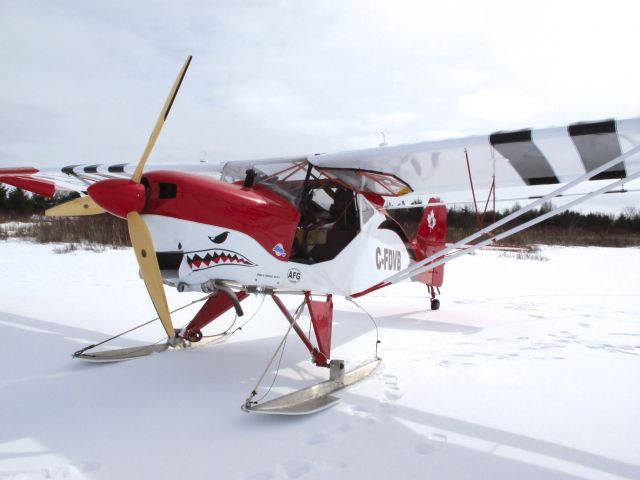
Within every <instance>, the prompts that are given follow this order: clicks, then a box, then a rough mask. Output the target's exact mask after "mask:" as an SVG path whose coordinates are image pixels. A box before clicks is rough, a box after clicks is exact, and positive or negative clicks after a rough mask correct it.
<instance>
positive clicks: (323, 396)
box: [241, 358, 381, 415]
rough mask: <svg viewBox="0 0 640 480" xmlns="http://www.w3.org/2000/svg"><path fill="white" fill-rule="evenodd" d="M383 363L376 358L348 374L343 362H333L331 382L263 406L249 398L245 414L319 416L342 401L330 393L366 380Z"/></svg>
mask: <svg viewBox="0 0 640 480" xmlns="http://www.w3.org/2000/svg"><path fill="white" fill-rule="evenodd" d="M380 362H381V360H380V359H379V358H376V359H375V360H372V361H370V362H368V363H365V364H364V365H361V366H360V367H358V368H355V369H354V370H351V371H350V372H346V373H345V370H344V361H343V360H332V361H331V362H330V366H329V372H330V373H329V380H327V381H325V382H321V383H317V384H315V385H311V386H309V387H306V388H303V389H301V390H297V391H295V392H291V393H288V394H286V395H283V396H281V397H278V398H274V399H273V400H269V401H268V402H264V403H260V404H257V403H253V402H251V398H249V399H247V401H246V402H245V403H244V405H242V407H241V408H242V410H243V411H245V412H256V413H268V414H271V415H308V414H311V413H316V412H320V411H322V410H325V409H327V408H329V407H331V406H333V405H335V404H336V403H338V402H339V401H340V399H339V398H338V397H335V396H333V395H331V393H333V392H335V391H337V390H341V389H343V388H345V387H348V386H350V385H353V384H354V383H357V382H359V381H361V380H364V379H365V378H367V377H368V376H370V375H371V374H372V373H373V372H374V371H375V370H376V368H378V366H379V365H380Z"/></svg>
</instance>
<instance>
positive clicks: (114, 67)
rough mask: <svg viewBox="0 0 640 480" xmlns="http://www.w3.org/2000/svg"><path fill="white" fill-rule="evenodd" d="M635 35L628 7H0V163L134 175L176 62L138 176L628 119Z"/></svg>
mask: <svg viewBox="0 0 640 480" xmlns="http://www.w3.org/2000/svg"><path fill="white" fill-rule="evenodd" d="M638 31H640V3H639V2H637V1H616V0H610V1H608V2H602V1H562V2H560V1H557V0H556V1H543V0H537V1H518V2H514V1H493V2H481V1H477V0H476V1H456V2H453V1H451V2H444V1H438V2H431V1H427V0H423V1H394V2H383V1H371V0H367V1H360V0H354V1H344V0H342V1H337V0H336V1H321V2H309V1H295V2H294V1H270V2H264V1H235V2H231V1H228V2H222V1H211V0H193V1H183V2H179V1H169V0H166V1H158V2H151V1H135V2H133V1H129V0H126V1H125V0H110V1H90V2H89V1H85V0H76V1H58V2H53V1H44V0H43V1H39V2H38V1H32V0H0V66H1V72H2V75H0V164H1V165H2V166H4V165H34V166H38V165H57V164H73V163H94V162H95V163H102V162H137V160H138V158H139V156H140V154H141V152H142V149H143V148H144V144H145V142H146V140H147V138H148V135H149V133H150V132H151V129H152V127H153V124H154V122H155V119H156V116H157V114H158V112H159V110H160V108H161V106H162V103H163V102H164V99H165V98H166V95H167V93H168V90H169V88H170V86H171V83H172V82H173V80H174V78H175V76H176V75H177V72H178V70H179V68H180V66H181V65H182V63H183V62H184V60H185V58H186V56H187V55H188V54H192V55H194V60H193V62H192V65H191V68H190V70H189V72H188V73H187V77H186V79H185V81H184V83H183V85H182V89H181V91H180V94H179V95H178V98H177V99H176V102H175V104H174V107H173V110H172V111H171V115H170V117H169V120H168V121H167V123H166V124H165V127H164V130H163V133H162V135H161V138H160V140H159V141H158V143H157V145H156V148H155V151H154V153H153V154H152V157H151V160H150V161H152V162H172V163H173V162H182V161H184V162H193V161H196V160H198V159H199V158H201V157H202V156H203V155H204V154H205V153H203V152H206V157H207V158H208V159H209V160H211V161H220V160H236V159H246V158H262V157H272V156H281V155H290V154H307V153H313V152H330V151H339V150H345V149H353V148H365V147H370V146H375V145H377V144H378V143H380V141H381V136H380V133H379V132H381V131H384V132H385V133H386V138H387V141H388V142H389V143H390V144H397V143H405V142H415V141H419V140H423V139H435V138H443V137H447V136H460V135H468V134H483V133H489V132H492V131H495V130H501V129H517V128H523V127H546V126H551V125H565V124H568V123H571V122H575V121H585V120H597V119H602V118H611V117H615V118H625V117H633V116H637V115H640V95H638V93H637V92H638V79H639V78H640V66H639V63H638V60H637V43H638V41H637V35H638ZM608 197H614V196H611V195H609V196H608ZM615 197H619V199H614V200H613V202H614V203H615V205H620V206H622V207H624V206H628V205H629V204H633V203H634V198H629V199H622V198H620V197H625V198H627V197H631V195H622V196H615ZM635 200H636V201H637V197H635ZM607 201H608V202H611V201H612V200H610V199H609V198H608V199H607ZM636 203H637V202H636Z"/></svg>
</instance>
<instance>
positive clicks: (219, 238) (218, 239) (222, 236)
mask: <svg viewBox="0 0 640 480" xmlns="http://www.w3.org/2000/svg"><path fill="white" fill-rule="evenodd" d="M228 236H229V232H223V233H221V234H220V235H218V236H216V237H209V240H211V241H212V242H213V243H222V242H224V241H225V240H226V239H227V237H228Z"/></svg>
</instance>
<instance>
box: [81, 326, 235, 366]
mask: <svg viewBox="0 0 640 480" xmlns="http://www.w3.org/2000/svg"><path fill="white" fill-rule="evenodd" d="M228 336H229V334H228V333H222V334H220V335H211V336H207V337H203V338H202V339H201V340H199V341H198V342H190V341H189V340H186V339H184V338H179V337H175V338H173V339H172V340H168V341H167V342H165V343H156V344H153V345H143V346H140V347H128V348H116V349H113V350H102V351H98V352H89V351H88V350H89V349H90V348H92V347H88V348H85V349H82V350H79V351H77V352H75V353H74V354H73V358H77V359H80V360H84V361H87V362H96V363H107V362H121V361H124V360H133V359H134V358H139V357H145V356H147V355H151V354H153V353H160V352H164V351H165V350H168V349H173V350H184V349H187V348H197V347H203V346H205V345H212V344H216V343H221V342H223V341H225V340H226V339H227V337H228Z"/></svg>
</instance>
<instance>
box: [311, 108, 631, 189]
mask: <svg viewBox="0 0 640 480" xmlns="http://www.w3.org/2000/svg"><path fill="white" fill-rule="evenodd" d="M638 145H640V117H637V118H632V119H627V120H618V121H616V120H604V121H598V122H584V123H575V124H572V125H569V126H566V127H553V128H544V129H525V130H516V131H504V132H496V133H493V134H491V135H484V136H473V137H466V138H457V139H451V140H441V141H432V142H422V143H415V144H411V145H398V146H385V147H379V148H373V149H367V150H357V151H351V152H344V153H334V154H325V155H318V156H315V157H313V158H310V161H311V162H312V163H313V164H314V165H316V166H317V167H321V168H352V169H362V170H369V171H375V172H387V173H393V174H394V175H396V176H397V177H399V178H401V179H402V180H404V181H405V182H407V183H408V184H409V185H410V186H411V188H412V190H413V191H414V192H416V193H429V194H440V193H445V192H451V191H461V190H465V189H468V188H469V175H470V172H469V170H468V168H467V158H468V160H469V166H470V170H471V174H472V175H473V179H474V182H476V180H477V181H479V182H480V183H481V184H484V186H486V187H487V188H488V186H489V185H490V184H491V182H492V178H493V175H494V174H495V178H496V182H497V185H499V186H501V187H520V186H522V187H526V186H536V185H549V184H558V183H566V182H569V181H571V180H573V179H574V178H576V177H578V176H580V175H582V174H584V173H586V172H589V171H592V170H594V169H595V168H597V167H599V166H601V165H603V164H604V163H606V162H608V161H609V160H612V159H614V158H617V157H619V156H620V155H621V154H623V153H626V152H628V151H630V150H631V149H632V148H634V147H636V146H638ZM638 169H640V159H638V158H635V159H627V160H626V161H625V162H624V163H621V164H619V165H615V166H613V167H611V168H609V169H607V170H606V171H604V172H602V173H600V174H599V175H596V176H595V177H594V178H593V179H592V180H599V179H614V178H616V179H619V178H625V177H626V176H628V175H629V174H630V173H631V172H634V171H637V170H638Z"/></svg>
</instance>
